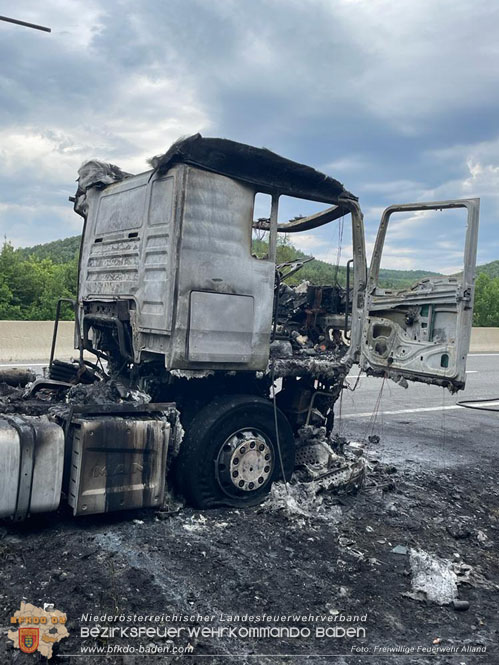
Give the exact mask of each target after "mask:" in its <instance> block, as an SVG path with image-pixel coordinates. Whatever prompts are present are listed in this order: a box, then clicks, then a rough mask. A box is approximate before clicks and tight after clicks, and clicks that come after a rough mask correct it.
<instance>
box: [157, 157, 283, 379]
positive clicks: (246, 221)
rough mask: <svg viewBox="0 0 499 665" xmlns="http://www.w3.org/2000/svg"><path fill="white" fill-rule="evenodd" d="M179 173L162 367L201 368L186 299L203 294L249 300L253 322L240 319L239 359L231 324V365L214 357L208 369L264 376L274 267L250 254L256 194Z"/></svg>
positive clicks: (217, 179) (231, 183) (198, 173)
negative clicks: (173, 278)
mask: <svg viewBox="0 0 499 665" xmlns="http://www.w3.org/2000/svg"><path fill="white" fill-rule="evenodd" d="M184 168H186V171H187V174H186V176H187V177H186V184H185V201H184V206H183V216H182V221H181V227H180V239H179V240H180V247H179V254H178V256H179V260H178V273H177V284H176V299H175V305H176V312H175V319H174V326H173V333H172V346H171V353H170V356H169V358H168V363H167V366H168V368H169V369H197V368H202V367H203V365H202V363H201V362H199V360H194V359H193V357H191V356H190V353H189V341H190V340H189V324H190V317H191V295H192V293H193V292H200V291H203V292H210V293H217V294H222V295H231V296H246V297H247V298H249V299H252V300H253V317H252V321H250V318H249V317H248V316H246V314H245V320H246V322H247V323H248V329H247V331H246V332H247V335H248V336H247V337H246V338H245V343H244V346H243V348H241V351H240V357H236V356H237V354H236V353H235V352H234V349H235V348H236V345H237V344H239V342H240V339H241V338H240V331H238V330H236V329H235V328H234V326H235V325H237V323H236V322H234V321H230V322H228V330H227V332H228V334H227V335H226V336H225V338H224V344H228V345H229V346H232V350H231V351H230V356H231V360H228V359H227V360H225V361H224V360H222V359H221V357H220V356H219V359H218V360H213V361H212V364H211V369H219V368H220V369H231V368H234V369H254V370H263V369H265V367H266V365H267V361H268V355H269V339H270V328H271V321H272V308H273V298H274V270H275V263H274V261H273V260H271V259H263V260H262V259H257V258H255V257H254V256H252V254H251V230H252V229H251V227H252V219H253V207H254V197H255V190H254V188H252V187H250V186H249V185H244V184H242V183H240V182H237V181H236V180H232V179H230V178H226V177H225V176H221V175H218V174H215V173H209V172H207V171H202V170H200V169H195V168H192V167H184ZM195 298H199V296H195ZM214 302H215V300H214V299H213V303H214ZM225 302H228V301H225ZM230 302H232V301H230ZM234 302H235V301H234ZM237 302H239V301H237ZM241 302H242V301H241ZM245 302H246V301H245ZM195 316H196V315H195ZM228 316H230V314H228ZM231 330H232V331H233V335H232V336H231ZM210 343H211V342H210ZM214 343H215V342H214V340H213V344H214ZM219 343H220V346H222V342H221V341H220V342H219ZM220 353H223V352H222V351H220Z"/></svg>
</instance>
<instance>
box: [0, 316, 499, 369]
mask: <svg viewBox="0 0 499 665" xmlns="http://www.w3.org/2000/svg"><path fill="white" fill-rule="evenodd" d="M53 329H54V322H53V321H0V362H2V363H16V362H19V363H22V362H28V361H31V360H33V361H42V362H44V361H48V359H49V357H50V345H51V341H52V331H53ZM73 335H74V324H73V322H72V321H60V322H59V331H58V335H57V348H56V350H55V357H56V358H59V359H60V360H69V358H71V357H75V358H76V357H77V355H78V351H76V350H75V349H74V348H73ZM470 352H471V353H499V328H473V330H472V333H471V348H470Z"/></svg>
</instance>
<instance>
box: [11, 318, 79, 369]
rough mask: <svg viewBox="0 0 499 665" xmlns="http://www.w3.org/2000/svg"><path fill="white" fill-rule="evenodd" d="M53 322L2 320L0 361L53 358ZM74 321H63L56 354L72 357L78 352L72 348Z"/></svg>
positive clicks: (64, 358)
mask: <svg viewBox="0 0 499 665" xmlns="http://www.w3.org/2000/svg"><path fill="white" fill-rule="evenodd" d="M53 330H54V322H53V321H0V362H2V363H17V362H21V363H22V362H25V361H31V360H38V361H42V362H43V361H46V360H48V359H49V357H50V346H51V344H52V332H53ZM73 335H74V323H73V321H60V322H59V330H58V333H57V348H56V356H57V357H58V358H59V359H60V360H69V358H71V357H72V356H76V355H77V353H78V352H77V351H75V350H74V348H73Z"/></svg>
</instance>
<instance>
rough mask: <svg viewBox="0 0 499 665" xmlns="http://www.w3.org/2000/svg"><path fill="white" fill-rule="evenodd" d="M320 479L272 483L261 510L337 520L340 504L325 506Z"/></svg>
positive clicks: (294, 516) (291, 515)
mask: <svg viewBox="0 0 499 665" xmlns="http://www.w3.org/2000/svg"><path fill="white" fill-rule="evenodd" d="M323 489H324V488H323V486H322V484H321V482H320V481H317V482H311V483H300V482H298V483H289V484H288V486H287V488H286V485H285V484H284V483H283V482H278V483H274V484H273V485H272V489H271V491H270V494H269V496H268V498H267V500H266V501H265V502H264V503H263V504H262V507H261V509H262V510H269V511H270V512H274V513H280V514H282V515H285V516H286V517H289V518H296V517H304V518H312V519H317V518H319V519H323V520H328V521H329V520H333V521H336V520H339V519H340V517H341V515H342V510H341V508H340V506H327V505H326V504H325V503H324V498H325V495H324V494H323V493H322V491H323Z"/></svg>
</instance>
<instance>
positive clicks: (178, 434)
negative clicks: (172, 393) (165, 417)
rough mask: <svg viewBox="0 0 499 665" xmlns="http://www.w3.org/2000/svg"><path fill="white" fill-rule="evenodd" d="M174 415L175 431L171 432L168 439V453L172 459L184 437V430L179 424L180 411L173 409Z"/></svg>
mask: <svg viewBox="0 0 499 665" xmlns="http://www.w3.org/2000/svg"><path fill="white" fill-rule="evenodd" d="M175 413H176V418H175V430H174V432H173V436H172V438H171V439H170V451H169V456H170V455H171V457H172V458H175V457H177V455H178V453H179V450H180V446H181V444H182V441H183V440H184V435H185V430H184V428H183V427H182V423H181V422H180V411H179V410H178V409H175Z"/></svg>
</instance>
